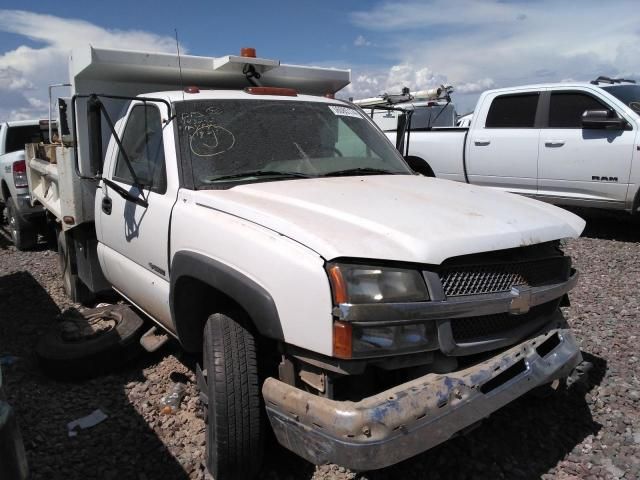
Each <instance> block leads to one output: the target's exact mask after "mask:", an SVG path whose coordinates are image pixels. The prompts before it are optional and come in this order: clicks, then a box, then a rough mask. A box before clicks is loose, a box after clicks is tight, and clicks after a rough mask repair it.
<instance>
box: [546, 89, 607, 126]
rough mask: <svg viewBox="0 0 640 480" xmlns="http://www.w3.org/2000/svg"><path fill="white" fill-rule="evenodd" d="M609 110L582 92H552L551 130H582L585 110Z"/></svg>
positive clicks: (550, 106)
mask: <svg viewBox="0 0 640 480" xmlns="http://www.w3.org/2000/svg"><path fill="white" fill-rule="evenodd" d="M603 108H604V109H607V110H609V108H608V107H606V106H604V105H603V104H602V103H600V102H599V101H598V100H596V99H595V98H593V97H592V96H591V95H587V94H584V93H580V92H551V103H550V104H549V128H582V114H583V113H584V111H585V110H602V109H603Z"/></svg>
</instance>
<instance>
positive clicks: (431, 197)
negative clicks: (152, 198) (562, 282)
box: [193, 175, 585, 264]
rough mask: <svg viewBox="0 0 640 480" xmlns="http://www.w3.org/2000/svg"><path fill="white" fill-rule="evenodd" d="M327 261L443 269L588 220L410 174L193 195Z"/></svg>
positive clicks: (575, 231)
mask: <svg viewBox="0 0 640 480" xmlns="http://www.w3.org/2000/svg"><path fill="white" fill-rule="evenodd" d="M193 196H194V198H193V200H194V201H195V202H196V203H197V204H198V205H200V206H202V207H207V208H211V209H214V210H217V211H222V212H226V213H229V214H231V215H234V216H236V217H239V218H243V219H246V220H249V221H251V222H253V223H256V224H259V225H262V226H264V227H266V228H268V229H270V230H273V231H275V232H277V233H279V234H281V235H284V236H287V237H289V238H291V239H293V240H295V241H296V242H299V243H301V244H303V245H305V246H307V247H308V248H310V249H312V250H314V251H315V252H317V253H318V254H319V255H321V256H322V257H323V258H325V259H326V260H331V259H334V258H338V257H355V258H372V259H385V260H396V261H405V262H417V263H427V264H440V263H442V262H443V261H444V260H446V259H447V258H450V257H456V256H460V255H467V254H471V253H480V252H487V251H493V250H501V249H506V248H513V247H521V246H525V245H531V244H536V243H541V242H547V241H550V240H557V239H562V238H568V237H577V236H579V235H580V233H581V232H582V230H583V228H584V226H585V222H584V220H582V219H581V218H580V217H578V216H576V215H574V214H572V213H569V212H567V211H565V210H562V209H560V208H557V207H554V206H552V205H548V204H546V203H543V202H539V201H536V200H532V199H528V198H525V197H522V196H518V195H513V194H510V193H506V192H502V191H498V190H494V189H490V188H487V187H476V186H472V185H467V184H463V183H458V182H452V181H448V180H439V179H434V178H427V177H422V176H417V175H376V176H359V177H333V178H315V179H300V180H286V181H276V182H262V183H254V184H246V185H240V186H237V187H233V188H231V189H228V190H200V191H197V192H193Z"/></svg>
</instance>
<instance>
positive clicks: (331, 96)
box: [324, 92, 336, 99]
mask: <svg viewBox="0 0 640 480" xmlns="http://www.w3.org/2000/svg"><path fill="white" fill-rule="evenodd" d="M324 96H325V97H327V98H331V99H334V98H336V96H335V94H333V93H331V92H327V93H325V94H324Z"/></svg>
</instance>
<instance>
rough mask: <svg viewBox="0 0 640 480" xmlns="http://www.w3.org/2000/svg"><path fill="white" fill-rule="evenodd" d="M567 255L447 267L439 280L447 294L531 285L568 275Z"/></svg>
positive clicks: (468, 293)
mask: <svg viewBox="0 0 640 480" xmlns="http://www.w3.org/2000/svg"><path fill="white" fill-rule="evenodd" d="M569 270H570V263H569V258H568V257H552V258H544V259H538V260H528V261H523V262H509V263H495V264H494V263H488V264H484V265H482V264H480V265H461V266H451V267H444V268H442V269H441V270H440V272H439V275H440V280H441V281H442V287H443V289H444V294H445V295H446V296H447V297H457V296H462V295H481V294H487V293H499V292H508V291H510V290H511V287H514V286H516V285H529V286H532V287H535V286H541V285H547V284H551V283H557V282H562V281H564V280H566V279H567V278H568V275H569Z"/></svg>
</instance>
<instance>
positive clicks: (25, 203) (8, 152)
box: [0, 120, 48, 250]
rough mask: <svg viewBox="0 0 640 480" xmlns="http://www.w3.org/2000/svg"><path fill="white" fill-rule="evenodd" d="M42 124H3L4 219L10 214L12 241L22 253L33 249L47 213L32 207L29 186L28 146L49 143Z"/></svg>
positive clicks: (0, 197)
mask: <svg viewBox="0 0 640 480" xmlns="http://www.w3.org/2000/svg"><path fill="white" fill-rule="evenodd" d="M46 126H48V123H46V124H45V122H41V121H40V120H14V121H10V122H4V123H1V124H0V216H1V215H2V206H3V205H4V208H5V211H6V218H7V222H8V224H9V233H10V234H11V239H12V241H13V243H14V245H15V246H16V247H17V248H18V250H26V249H29V248H31V247H33V246H34V245H35V244H36V242H37V240H38V232H39V231H40V230H42V226H43V220H44V210H43V208H42V207H41V206H40V205H32V204H31V197H30V196H29V188H28V185H27V173H26V165H25V160H24V154H25V151H24V146H25V144H27V143H31V142H36V143H38V142H41V141H44V140H45V136H44V130H43V127H46Z"/></svg>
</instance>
